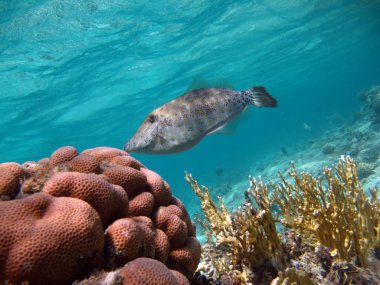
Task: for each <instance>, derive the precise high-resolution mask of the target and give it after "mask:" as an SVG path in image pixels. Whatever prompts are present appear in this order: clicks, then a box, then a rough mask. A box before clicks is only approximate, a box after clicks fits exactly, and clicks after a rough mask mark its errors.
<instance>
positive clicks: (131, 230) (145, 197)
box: [0, 147, 200, 284]
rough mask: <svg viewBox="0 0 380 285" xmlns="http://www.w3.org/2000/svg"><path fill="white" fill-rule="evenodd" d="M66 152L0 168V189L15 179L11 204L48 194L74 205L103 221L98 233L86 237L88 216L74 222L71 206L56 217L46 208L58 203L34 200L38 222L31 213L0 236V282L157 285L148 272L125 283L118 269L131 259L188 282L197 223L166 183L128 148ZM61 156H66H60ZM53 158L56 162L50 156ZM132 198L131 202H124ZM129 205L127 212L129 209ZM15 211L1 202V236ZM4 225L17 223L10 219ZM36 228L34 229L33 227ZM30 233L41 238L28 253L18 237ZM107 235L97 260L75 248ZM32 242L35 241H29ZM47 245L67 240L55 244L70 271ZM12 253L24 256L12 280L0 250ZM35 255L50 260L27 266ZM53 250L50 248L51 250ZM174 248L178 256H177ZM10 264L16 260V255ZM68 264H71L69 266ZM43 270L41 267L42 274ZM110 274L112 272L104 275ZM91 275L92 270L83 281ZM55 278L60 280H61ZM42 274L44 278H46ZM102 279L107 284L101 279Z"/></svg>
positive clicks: (75, 212)
mask: <svg viewBox="0 0 380 285" xmlns="http://www.w3.org/2000/svg"><path fill="white" fill-rule="evenodd" d="M67 149H68V150H69V154H70V152H71V154H72V156H74V155H73V154H74V153H76V155H75V156H74V157H73V158H71V159H70V158H68V156H67V155H66V154H65V151H63V150H67ZM71 150H75V148H73V147H64V148H61V149H59V150H57V151H55V152H54V155H53V154H52V155H51V158H46V159H42V160H39V161H38V162H34V161H28V162H26V163H24V164H23V165H19V164H16V163H5V164H1V165H0V171H1V170H4V171H5V172H6V173H8V174H7V175H8V176H5V178H4V177H2V176H1V175H0V186H1V185H5V186H7V185H8V184H9V183H10V182H12V181H13V182H15V183H13V182H12V183H13V184H12V183H10V184H11V186H12V185H13V186H12V187H14V188H12V191H13V192H12V195H11V196H9V197H8V198H7V199H16V200H12V201H9V203H14V204H17V203H26V202H27V201H29V200H28V199H31V200H32V201H37V200H38V199H37V198H38V197H39V196H41V195H42V196H43V197H49V198H46V199H47V200H48V201H50V200H52V201H63V200H65V199H66V200H70V201H77V203H79V204H80V203H81V204H83V205H85V206H86V207H87V208H88V209H90V210H91V211H92V213H94V215H95V216H96V219H97V220H98V222H99V224H100V226H99V229H100V230H99V231H98V232H96V233H92V234H91V235H89V234H88V231H87V228H86V226H85V225H82V224H83V223H84V222H86V220H87V218H84V219H83V221H82V220H81V221H77V220H76V217H77V215H80V213H81V212H80V209H78V210H77V209H76V208H75V207H71V206H70V205H67V206H65V205H63V204H62V205H61V206H60V207H53V208H54V209H59V213H55V212H54V213H55V214H54V215H53V211H52V210H51V208H52V207H51V206H49V205H56V203H55V202H54V203H51V204H49V203H45V204H44V203H42V204H41V203H40V202H38V203H32V204H33V205H34V204H36V205H34V206H36V207H37V206H38V207H42V208H43V209H42V210H41V211H40V212H41V215H40V217H39V220H38V223H35V222H34V220H33V219H34V218H33V217H34V216H33V215H32V214H30V217H28V218H29V220H28V221H25V220H23V219H20V221H17V222H16V223H14V228H12V234H9V233H8V232H3V231H2V232H1V237H0V283H4V282H6V281H7V280H8V281H14V282H13V283H16V284H20V283H21V282H24V281H25V283H28V282H29V283H30V284H70V283H71V282H73V281H74V280H75V279H76V278H83V277H89V278H88V279H86V280H85V281H83V282H84V283H83V284H97V283H96V282H98V281H99V282H100V283H98V284H123V282H124V284H155V283H154V282H156V281H154V280H156V279H154V278H153V277H152V275H147V276H148V277H147V279H145V281H144V280H143V279H141V280H139V279H133V283H129V281H125V280H124V277H123V276H121V275H118V272H121V270H120V268H119V267H123V266H125V264H126V263H127V264H129V263H130V262H134V261H135V260H136V259H138V258H140V257H147V258H154V259H157V260H158V261H157V262H159V263H160V264H162V267H163V268H165V269H166V271H165V272H169V273H168V274H171V273H170V269H171V270H175V269H176V268H179V269H180V270H181V271H182V273H183V274H185V275H186V277H185V275H183V274H182V275H179V274H180V273H178V274H177V273H175V274H173V276H174V279H172V280H176V281H175V282H176V283H174V284H188V283H186V282H184V279H183V278H187V279H189V280H190V279H191V278H192V276H193V274H194V271H195V269H196V265H197V264H198V262H199V258H200V257H199V254H200V253H199V247H200V245H199V242H198V241H197V240H196V239H195V238H194V237H192V236H193V235H195V230H194V225H193V223H192V222H191V220H190V218H189V215H188V213H187V211H186V208H185V207H184V205H183V204H182V203H181V201H179V200H178V199H177V198H175V197H174V196H172V194H171V189H170V186H169V185H168V183H167V182H166V181H165V180H163V179H162V177H161V176H160V175H158V174H157V173H155V172H154V171H151V170H148V169H146V167H145V166H143V165H142V164H141V163H140V162H138V161H137V160H135V159H134V158H132V157H130V156H129V154H128V153H126V152H125V151H122V150H119V149H114V148H110V147H101V148H95V149H89V150H84V151H83V152H82V153H81V154H79V155H78V154H77V152H76V150H75V151H74V152H72V151H71ZM59 153H61V154H62V153H63V154H65V155H61V154H60V155H58V154H59ZM69 156H70V155H69ZM54 157H56V158H55V159H53V158H54ZM8 168H9V169H8ZM0 174H1V173H0ZM9 181H10V182H9ZM7 183H8V184H7ZM114 183H116V184H119V185H116V184H114ZM5 188H6V187H5ZM40 192H42V193H40ZM128 192H131V193H132V195H131V197H128V194H127V193H128ZM54 196H59V197H54ZM129 199H131V200H130V201H129ZM16 202H17V203H16ZM129 202H130V203H131V209H129V206H128V205H129ZM4 203H5V202H4ZM66 204H67V203H66ZM12 205H13V204H12ZM162 205H165V206H164V208H166V210H164V211H163V212H165V215H161V214H159V212H161V211H160V206H162ZM16 210H17V207H4V204H1V203H0V212H1V213H3V211H5V212H7V214H4V215H3V214H2V216H1V217H0V221H1V223H0V231H1V230H4V229H5V228H6V227H5V225H7V224H6V222H7V219H8V218H7V217H13V216H14V217H15V218H17V217H18V214H17V213H16V212H17V211H16ZM45 210H46V211H47V212H46V213H45V212H44V211H45ZM15 211H16V212H15ZM26 215H27V216H28V215H29V214H26ZM141 215H144V216H141ZM51 216H53V217H54V218H53V217H52V219H49V221H51V223H49V224H50V229H52V231H50V232H49V229H48V228H46V227H44V226H43V225H44V221H45V219H47V218H48V217H51ZM155 218H159V219H158V220H159V221H161V222H162V229H163V230H160V229H159V227H158V226H157V224H155V223H153V221H152V219H155ZM9 220H10V221H14V219H11V218H10V219H9ZM158 220H157V221H158ZM30 221H31V222H30ZM125 221H128V222H125ZM87 222H90V221H87ZM35 224H37V225H39V226H38V227H34V225H35ZM187 225H189V226H191V230H189V231H188V230H187ZM78 227H79V228H78ZM40 231H43V233H40ZM65 231H67V232H70V231H73V232H75V231H77V232H78V233H77V236H74V237H73V238H71V239H69V240H68V239H66V238H65V235H64V232H65ZM164 231H165V232H164ZM29 234H36V235H37V234H38V239H39V240H38V242H37V241H36V247H30V250H29V247H28V246H27V245H28V242H27V241H25V242H24V240H23V241H22V242H21V243H19V239H20V238H22V237H28V235H29ZM44 234H45V235H44ZM46 234H47V236H46ZM168 235H169V236H170V239H169V238H168ZM14 237H16V238H14ZM104 238H105V240H106V242H105V243H104V245H103V244H102V245H101V246H100V248H99V249H98V250H97V251H96V252H95V253H94V255H89V254H87V253H86V252H83V251H81V250H80V249H81V248H87V247H91V245H92V243H91V240H97V239H101V240H102V241H103V239H104ZM128 238H129V241H128ZM29 241H33V242H34V240H29ZM49 241H51V242H52V243H54V241H61V242H63V243H64V244H63V245H62V244H61V245H60V249H61V254H65V253H67V256H65V257H61V260H60V261H61V262H62V265H60V266H61V267H65V266H67V268H64V269H61V267H59V266H58V267H57V265H56V263H55V262H56V261H55V259H54V258H55V257H54V252H52V251H49V248H48V249H46V247H49V244H50V243H49ZM1 242H6V243H7V245H2V244H1ZM12 248H15V249H17V252H20V250H21V248H22V254H23V255H22V256H23V258H26V259H27V261H25V260H24V259H23V258H19V260H20V262H21V263H20V264H19V265H20V266H18V267H14V271H12V275H10V273H7V272H5V273H3V272H2V270H3V268H4V266H3V263H2V262H3V260H2V258H6V255H7V254H6V253H4V252H6V251H7V250H8V249H12ZM45 249H46V250H45ZM66 249H67V250H66ZM40 250H41V251H43V252H41V254H46V255H47V256H46V258H44V260H45V262H41V264H39V265H38V266H31V267H30V266H29V264H30V263H28V260H31V259H30V258H32V256H33V255H35V254H37V255H38V253H39V251H40ZM52 250H53V251H54V248H53V249H52ZM70 250H71V251H70ZM175 251H178V252H182V253H183V254H182V255H181V254H177V255H175ZM12 252H13V250H12ZM50 254H52V256H50ZM75 254H79V257H80V258H79V259H78V260H77V261H76V263H75V266H79V265H80V264H82V265H83V267H80V266H79V267H78V268H79V270H76V268H77V267H75V270H74V269H73V266H74V265H73V263H74V262H72V259H70V258H72V257H73V256H74V257H75V256H76V255H75ZM170 254H171V257H170V258H169V255H170ZM173 254H174V255H173ZM176 256H178V258H176ZM87 257H89V258H87ZM180 257H182V258H180ZM12 258H13V257H12ZM16 259H17V258H16ZM12 260H13V261H15V259H14V258H13V259H12ZM52 260H53V261H52ZM67 260H69V261H68V262H67ZM13 261H12V262H13ZM99 261H101V262H99ZM70 262H71V263H70ZM144 262H145V261H144ZM146 263H147V266H146V267H144V266H141V268H146V270H150V268H149V263H150V261H146ZM187 263H189V264H190V265H188V264H187ZM32 265H33V264H32ZM39 266H40V267H39ZM41 267H43V270H42V269H41V270H40V268H41ZM57 268H58V269H57ZM118 268H119V269H118ZM82 269H83V270H82ZM107 270H115V271H112V272H107ZM24 271H28V274H27V275H25V274H24V273H23V272H24ZM90 271H91V272H92V273H91V275H90V276H88V275H87V274H90ZM67 272H69V273H67ZM60 273H61V274H62V276H61V275H59V274H60ZM165 274H166V273H165ZM85 275H87V276H85ZM14 276H21V277H20V278H23V279H22V280H19V279H17V278H18V277H17V278H16V277H14ZM45 276H46V281H44V280H45V279H44V278H45ZM52 276H53V277H52ZM149 276H150V277H149ZM103 277H104V278H106V280H102V279H101V278H103ZM176 278H178V280H177V279H176ZM35 280H37V281H35ZM131 280H132V279H131ZM157 280H158V279H157ZM163 280H164V279H163ZM86 282H87V283H86ZM102 282H105V283H102ZM131 282H132V281H131ZM77 283H78V284H79V283H80V281H79V280H78V281H77ZM157 284H160V283H157Z"/></svg>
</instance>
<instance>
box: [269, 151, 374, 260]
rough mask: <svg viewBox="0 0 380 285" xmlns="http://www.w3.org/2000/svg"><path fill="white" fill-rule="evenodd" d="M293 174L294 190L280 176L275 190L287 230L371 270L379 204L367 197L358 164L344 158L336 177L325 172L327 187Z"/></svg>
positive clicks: (274, 198)
mask: <svg viewBox="0 0 380 285" xmlns="http://www.w3.org/2000/svg"><path fill="white" fill-rule="evenodd" d="M288 174H289V175H290V176H291V177H292V178H293V179H294V183H293V184H291V183H289V182H288V181H287V180H286V179H285V178H284V177H283V176H282V175H281V174H280V177H281V180H282V183H280V184H279V185H274V184H272V187H273V189H274V191H273V195H272V199H271V201H272V202H273V203H278V205H279V206H280V208H281V212H282V215H283V223H284V225H285V226H287V227H290V228H292V229H294V230H297V231H299V232H301V233H303V234H304V236H305V234H306V235H307V234H309V236H310V237H315V238H316V240H317V241H318V242H319V243H320V244H323V245H325V246H327V247H329V248H330V249H331V250H332V251H333V253H336V254H337V255H338V257H339V258H341V259H344V260H350V259H351V258H353V257H356V258H357V262H359V264H362V265H364V266H366V263H367V256H368V252H369V249H370V248H373V247H374V246H378V245H380V202H379V200H378V199H377V190H375V189H373V190H371V191H370V193H371V198H370V199H369V198H368V197H367V196H366V194H365V192H364V190H363V189H362V187H361V185H360V183H359V180H358V175H357V170H356V166H355V163H354V161H353V160H352V159H351V158H350V157H349V156H346V157H343V156H342V157H341V159H340V161H339V164H338V165H337V166H336V167H335V171H333V170H332V169H331V168H325V169H324V176H325V180H326V181H325V182H322V180H321V179H319V178H318V179H317V178H314V177H313V176H312V175H311V174H309V173H301V174H300V175H299V174H297V172H296V169H295V167H294V165H293V164H292V166H291V168H290V170H289V171H288ZM324 183H325V184H326V187H325V186H324Z"/></svg>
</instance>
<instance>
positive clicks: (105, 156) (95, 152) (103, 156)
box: [82, 146, 129, 162]
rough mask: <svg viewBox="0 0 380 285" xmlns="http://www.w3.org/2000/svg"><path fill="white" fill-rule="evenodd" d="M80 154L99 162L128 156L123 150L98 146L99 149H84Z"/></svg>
mask: <svg viewBox="0 0 380 285" xmlns="http://www.w3.org/2000/svg"><path fill="white" fill-rule="evenodd" d="M82 153H87V154H89V155H91V156H93V157H95V158H96V159H97V160H98V161H99V162H101V161H109V160H111V159H112V158H114V157H116V156H122V155H129V154H128V152H126V151H124V150H121V149H117V148H113V147H108V146H100V147H95V148H90V149H86V150H84V151H82Z"/></svg>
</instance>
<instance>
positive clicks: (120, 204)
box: [43, 172, 129, 225]
mask: <svg viewBox="0 0 380 285" xmlns="http://www.w3.org/2000/svg"><path fill="white" fill-rule="evenodd" d="M43 191H44V192H46V193H49V194H51V195H53V196H66V197H73V198H79V199H81V200H83V201H86V202H87V203H89V204H90V205H91V206H92V207H93V208H94V209H95V210H96V211H97V212H98V213H99V216H100V218H101V219H102V221H103V224H104V225H108V224H109V223H111V222H112V221H114V220H115V219H117V218H122V217H126V216H127V215H128V205H129V201H128V196H127V194H126V193H125V191H124V190H123V189H121V188H119V187H114V186H113V185H111V184H109V183H108V182H107V181H105V180H104V179H102V178H100V177H97V176H96V175H94V174H85V173H79V172H61V173H57V174H55V175H53V176H52V177H51V178H50V179H49V180H48V181H47V182H46V183H45V186H44V188H43Z"/></svg>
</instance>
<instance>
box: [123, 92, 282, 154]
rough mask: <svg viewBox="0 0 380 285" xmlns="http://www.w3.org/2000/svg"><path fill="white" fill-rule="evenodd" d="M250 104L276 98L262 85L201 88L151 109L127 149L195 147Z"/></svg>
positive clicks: (269, 104) (264, 104)
mask: <svg viewBox="0 0 380 285" xmlns="http://www.w3.org/2000/svg"><path fill="white" fill-rule="evenodd" d="M249 105H254V106H257V107H276V106H277V100H276V99H275V98H273V97H272V96H271V95H269V93H268V92H267V91H266V90H265V88H264V87H253V88H250V89H248V90H245V91H235V90H232V89H226V88H201V89H195V90H192V91H189V92H187V93H185V94H183V95H182V96H180V97H178V98H176V99H173V100H172V101H170V102H168V103H166V104H164V105H162V106H161V107H159V108H157V109H155V110H154V111H152V112H151V113H150V114H149V115H148V116H147V117H146V119H145V120H144V121H143V123H142V124H141V125H140V127H139V128H138V130H137V131H136V133H135V134H134V135H133V137H132V138H131V139H130V140H129V141H128V142H127V143H126V144H125V146H124V149H125V150H126V151H128V152H140V153H151V154H167V153H176V152H181V151H184V150H187V149H190V148H192V147H193V146H195V145H196V144H197V143H198V142H199V141H200V140H202V138H203V137H205V136H206V135H208V134H211V133H214V132H217V131H218V130H220V129H221V128H223V127H224V126H225V125H226V124H227V123H228V122H230V121H231V120H233V119H234V118H235V117H236V116H238V115H239V114H240V113H241V112H243V111H244V110H245V109H246V108H247V107H248V106H249Z"/></svg>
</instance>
